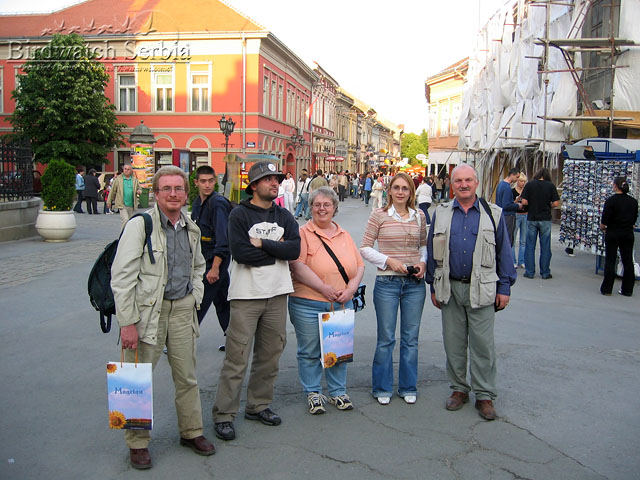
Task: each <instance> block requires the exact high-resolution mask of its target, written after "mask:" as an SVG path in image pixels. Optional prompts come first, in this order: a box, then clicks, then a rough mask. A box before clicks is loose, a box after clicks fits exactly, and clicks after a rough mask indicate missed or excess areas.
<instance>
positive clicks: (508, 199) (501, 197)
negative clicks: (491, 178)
mask: <svg viewBox="0 0 640 480" xmlns="http://www.w3.org/2000/svg"><path fill="white" fill-rule="evenodd" d="M496 205H498V206H499V207H500V208H502V212H503V215H507V216H511V215H515V214H516V212H517V211H518V210H519V207H518V204H517V203H515V202H514V201H513V192H512V191H511V185H509V183H508V182H505V181H504V180H501V181H500V183H499V184H498V188H497V189H496Z"/></svg>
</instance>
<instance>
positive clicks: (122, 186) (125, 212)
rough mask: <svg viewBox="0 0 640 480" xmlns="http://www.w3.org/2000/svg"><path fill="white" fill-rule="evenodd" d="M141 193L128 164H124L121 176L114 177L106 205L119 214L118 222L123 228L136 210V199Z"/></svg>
mask: <svg viewBox="0 0 640 480" xmlns="http://www.w3.org/2000/svg"><path fill="white" fill-rule="evenodd" d="M141 193H142V189H141V188H140V182H138V178H137V177H136V176H135V175H134V174H133V168H132V167H131V164H130V163H125V164H124V166H123V167H122V175H118V176H117V177H115V180H114V181H113V185H112V186H111V192H109V198H108V199H107V203H108V204H109V208H113V205H114V204H115V206H116V208H117V209H118V211H119V212H120V222H121V223H122V228H124V226H125V224H126V223H127V221H128V220H129V219H130V218H131V217H132V216H133V212H135V210H136V209H137V208H138V197H139V196H140V194H141Z"/></svg>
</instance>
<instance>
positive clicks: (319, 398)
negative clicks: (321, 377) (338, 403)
mask: <svg viewBox="0 0 640 480" xmlns="http://www.w3.org/2000/svg"><path fill="white" fill-rule="evenodd" d="M326 401H327V397H325V396H324V395H322V394H321V393H317V392H311V393H308V394H307V403H308V404H309V413H310V414H311V415H320V414H322V413H324V412H326V409H325V408H324V403H325V402H326Z"/></svg>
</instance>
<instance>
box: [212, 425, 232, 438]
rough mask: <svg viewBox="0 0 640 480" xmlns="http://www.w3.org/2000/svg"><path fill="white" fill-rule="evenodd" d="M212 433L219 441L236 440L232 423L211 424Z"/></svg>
mask: <svg viewBox="0 0 640 480" xmlns="http://www.w3.org/2000/svg"><path fill="white" fill-rule="evenodd" d="M213 431H214V432H215V433H216V437H218V438H219V439H220V440H227V441H228V440H233V439H234V438H236V429H235V428H233V422H220V423H214V424H213Z"/></svg>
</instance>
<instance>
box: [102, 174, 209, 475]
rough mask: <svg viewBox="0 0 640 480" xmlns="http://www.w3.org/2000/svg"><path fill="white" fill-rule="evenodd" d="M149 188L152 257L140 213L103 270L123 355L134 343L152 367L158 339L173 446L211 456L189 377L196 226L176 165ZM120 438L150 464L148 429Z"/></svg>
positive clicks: (197, 296) (200, 268)
mask: <svg viewBox="0 0 640 480" xmlns="http://www.w3.org/2000/svg"><path fill="white" fill-rule="evenodd" d="M153 191H154V194H155V196H156V206H155V207H154V208H153V209H151V210H149V211H148V213H149V214H150V215H151V219H152V222H153V233H152V235H151V244H152V248H153V254H154V259H155V263H152V262H151V259H150V258H149V254H148V252H147V249H146V246H145V245H146V244H145V227H144V219H143V218H142V217H136V218H134V219H132V220H131V221H130V222H128V223H127V224H126V225H125V228H124V231H123V233H122V237H121V238H120V243H119V244H118V251H117V253H116V257H115V260H114V262H113V267H112V270H111V271H112V276H111V289H112V290H113V296H114V299H115V303H116V312H117V314H116V315H117V318H118V324H119V325H120V335H121V338H122V347H123V348H124V349H125V361H126V362H133V361H134V359H135V349H137V353H138V362H141V363H151V364H153V367H154V368H155V366H156V364H157V363H158V359H159V358H160V356H161V354H162V349H163V347H164V346H165V345H166V347H167V360H168V361H169V365H170V367H171V373H172V376H173V382H174V384H175V405H176V411H177V414H178V429H179V431H180V444H181V445H184V446H186V447H189V448H191V449H192V450H193V451H194V452H196V453H197V454H199V455H212V454H213V453H215V449H214V447H213V444H212V443H211V442H209V441H208V440H207V439H206V438H205V437H204V436H203V435H202V433H203V430H202V408H201V404H200V391H199V389H198V381H197V379H196V337H198V336H199V328H198V317H197V315H196V308H199V306H200V302H201V301H202V296H203V293H204V285H203V283H202V277H203V274H204V270H205V260H204V257H203V256H202V252H201V249H200V229H199V228H198V227H197V226H196V224H195V223H194V222H192V221H191V219H189V218H188V217H187V216H185V215H184V214H183V213H182V211H181V208H182V206H183V205H184V204H185V201H186V200H187V196H188V191H189V179H188V177H187V175H186V173H184V172H183V171H182V170H181V169H180V168H178V167H174V166H170V167H162V168H161V169H160V170H158V172H157V173H156V175H155V177H154V179H153ZM125 440H126V442H127V446H128V447H129V449H130V461H131V465H132V466H133V467H134V468H137V469H147V468H151V456H150V455H149V450H148V445H149V440H150V434H149V431H148V430H126V431H125Z"/></svg>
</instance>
